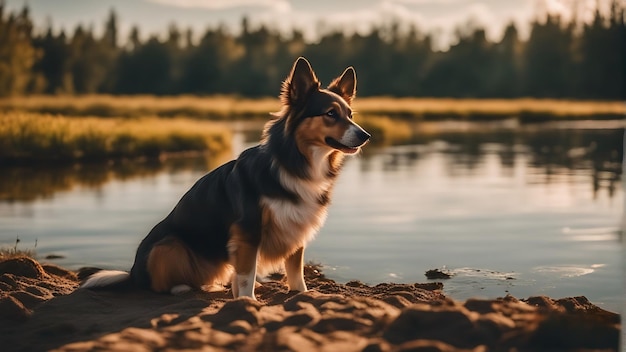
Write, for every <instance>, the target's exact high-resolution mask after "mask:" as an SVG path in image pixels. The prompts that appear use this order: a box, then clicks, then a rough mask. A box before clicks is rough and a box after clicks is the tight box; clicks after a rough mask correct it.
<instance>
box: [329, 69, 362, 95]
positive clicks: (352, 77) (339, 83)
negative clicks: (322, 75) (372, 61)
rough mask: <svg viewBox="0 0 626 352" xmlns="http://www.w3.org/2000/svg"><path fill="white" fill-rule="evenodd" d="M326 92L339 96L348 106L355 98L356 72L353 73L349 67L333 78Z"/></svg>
mask: <svg viewBox="0 0 626 352" xmlns="http://www.w3.org/2000/svg"><path fill="white" fill-rule="evenodd" d="M328 90H329V91H331V92H333V93H337V94H339V96H341V97H342V98H343V99H344V100H345V101H346V103H348V105H350V104H351V103H352V100H354V97H355V96H356V72H354V68H352V66H350V67H348V68H347V69H346V70H345V71H343V73H342V74H341V76H339V77H337V78H335V80H334V81H332V82H331V83H330V84H329V85H328Z"/></svg>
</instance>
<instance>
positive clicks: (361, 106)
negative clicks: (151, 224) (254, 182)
mask: <svg viewBox="0 0 626 352" xmlns="http://www.w3.org/2000/svg"><path fill="white" fill-rule="evenodd" d="M354 108H355V110H356V111H358V112H359V113H360V114H363V115H384V116H389V117H392V118H405V119H414V120H419V119H427V120H438V119H449V118H455V119H499V118H511V117H517V118H520V119H521V120H527V121H533V120H546V119H560V118H623V117H624V116H625V115H626V105H625V104H624V103H623V102H619V101H572V100H543V99H510V100H502V99H431V98H389V97H375V98H358V99H357V100H356V101H355V103H354ZM279 109H280V104H279V102H278V99H276V98H262V99H244V98H237V97H233V96H210V97H199V96H166V97H156V96H109V95H87V96H79V97H76V96H33V97H14V98H4V99H0V111H12V110H19V111H26V112H34V113H46V114H62V115H66V116H97V117H143V116H159V117H174V116H183V117H188V118H196V119H214V120H234V119H239V120H240V119H248V118H259V119H266V118H268V113H269V112H272V111H278V110H279Z"/></svg>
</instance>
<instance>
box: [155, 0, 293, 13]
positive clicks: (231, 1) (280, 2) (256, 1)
mask: <svg viewBox="0 0 626 352" xmlns="http://www.w3.org/2000/svg"><path fill="white" fill-rule="evenodd" d="M145 1H147V2H152V3H156V4H161V5H166V6H173V7H182V8H187V9H192V8H200V9H212V10H226V9H233V8H242V7H246V8H250V7H261V8H269V9H272V10H276V11H281V12H284V11H288V10H289V9H291V4H290V3H289V1H288V0H145Z"/></svg>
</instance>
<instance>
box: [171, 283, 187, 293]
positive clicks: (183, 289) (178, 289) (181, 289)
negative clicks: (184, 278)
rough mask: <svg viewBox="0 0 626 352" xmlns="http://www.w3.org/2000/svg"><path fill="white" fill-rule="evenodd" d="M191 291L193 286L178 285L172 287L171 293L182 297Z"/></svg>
mask: <svg viewBox="0 0 626 352" xmlns="http://www.w3.org/2000/svg"><path fill="white" fill-rule="evenodd" d="M189 291H191V286H188V285H176V286H174V287H172V289H171V290H170V293H171V294H173V295H182V294H183V293H187V292H189Z"/></svg>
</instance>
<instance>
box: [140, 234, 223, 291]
mask: <svg viewBox="0 0 626 352" xmlns="http://www.w3.org/2000/svg"><path fill="white" fill-rule="evenodd" d="M147 269H148V273H149V274H150V280H151V283H152V285H151V286H152V289H153V290H154V291H156V292H169V290H170V289H171V288H172V287H174V286H176V285H183V284H184V285H189V286H191V287H193V288H196V289H199V288H200V287H201V286H203V285H208V284H212V283H213V282H214V281H216V280H221V279H223V278H224V277H225V276H226V275H227V273H228V266H227V265H226V263H210V262H208V261H206V260H204V259H202V258H199V257H198V256H196V255H195V254H194V253H193V251H191V250H190V249H189V248H187V247H186V246H185V245H184V244H183V243H182V242H180V241H179V240H176V239H174V238H168V239H165V240H162V241H160V242H159V243H157V244H156V245H155V246H154V247H153V248H152V250H151V251H150V254H149V256H148V262H147Z"/></svg>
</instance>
